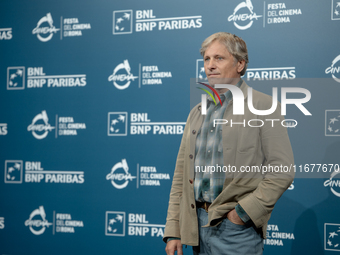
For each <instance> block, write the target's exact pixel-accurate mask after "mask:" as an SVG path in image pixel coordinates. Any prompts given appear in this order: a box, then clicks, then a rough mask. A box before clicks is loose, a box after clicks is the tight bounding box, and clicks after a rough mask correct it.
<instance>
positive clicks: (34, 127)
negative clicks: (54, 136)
mask: <svg viewBox="0 0 340 255" xmlns="http://www.w3.org/2000/svg"><path fill="white" fill-rule="evenodd" d="M39 120H42V121H43V122H44V124H36V122H38V121H39ZM54 128H55V127H52V126H51V125H50V124H49V123H48V117H47V113H46V111H42V112H41V113H39V114H38V115H37V116H35V117H34V119H33V120H32V124H31V125H29V126H28V127H27V130H28V131H32V135H33V136H34V137H35V138H37V139H44V138H45V137H46V136H47V135H48V131H51V130H52V129H54ZM41 132H43V133H41ZM39 133H41V134H39Z"/></svg>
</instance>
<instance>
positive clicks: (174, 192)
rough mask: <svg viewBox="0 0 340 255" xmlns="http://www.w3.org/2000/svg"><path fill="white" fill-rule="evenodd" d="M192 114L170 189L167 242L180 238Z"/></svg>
mask: <svg viewBox="0 0 340 255" xmlns="http://www.w3.org/2000/svg"><path fill="white" fill-rule="evenodd" d="M189 119H190V115H189V117H188V119H187V122H186V125H185V128H184V132H183V136H182V141H181V145H180V148H179V151H178V155H177V161H176V167H175V172H174V177H173V180H172V186H171V191H170V199H169V206H168V214H167V218H166V225H165V231H164V236H163V241H164V242H166V241H167V239H168V238H169V237H177V238H180V237H181V236H180V228H179V212H180V210H179V199H180V197H181V196H182V192H183V168H184V156H185V150H186V141H187V139H188V135H189V130H190V123H189Z"/></svg>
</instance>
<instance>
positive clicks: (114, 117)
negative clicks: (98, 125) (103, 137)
mask: <svg viewBox="0 0 340 255" xmlns="http://www.w3.org/2000/svg"><path fill="white" fill-rule="evenodd" d="M127 117H128V113H127V112H109V113H108V130H107V135H108V136H126V135H127Z"/></svg>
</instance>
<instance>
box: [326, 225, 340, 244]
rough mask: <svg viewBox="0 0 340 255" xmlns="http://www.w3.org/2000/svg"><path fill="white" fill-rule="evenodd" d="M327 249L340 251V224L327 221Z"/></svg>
mask: <svg viewBox="0 0 340 255" xmlns="http://www.w3.org/2000/svg"><path fill="white" fill-rule="evenodd" d="M325 250H326V251H340V224H332V223H325Z"/></svg>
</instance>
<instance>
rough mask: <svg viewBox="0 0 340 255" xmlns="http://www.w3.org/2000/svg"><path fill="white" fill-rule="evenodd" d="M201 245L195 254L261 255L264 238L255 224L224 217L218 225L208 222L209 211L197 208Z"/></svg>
mask: <svg viewBox="0 0 340 255" xmlns="http://www.w3.org/2000/svg"><path fill="white" fill-rule="evenodd" d="M197 216H198V228H199V239H200V246H199V247H194V248H193V254H194V255H222V254H223V255H261V254H263V238H262V236H261V234H260V233H258V232H257V231H256V230H255V228H254V227H253V226H245V225H236V224H234V223H232V222H231V221H229V220H228V219H224V220H223V221H222V222H221V223H220V224H219V225H218V226H216V227H204V228H202V226H204V225H206V224H208V213H207V212H206V211H205V210H204V209H203V208H198V209H197Z"/></svg>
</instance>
